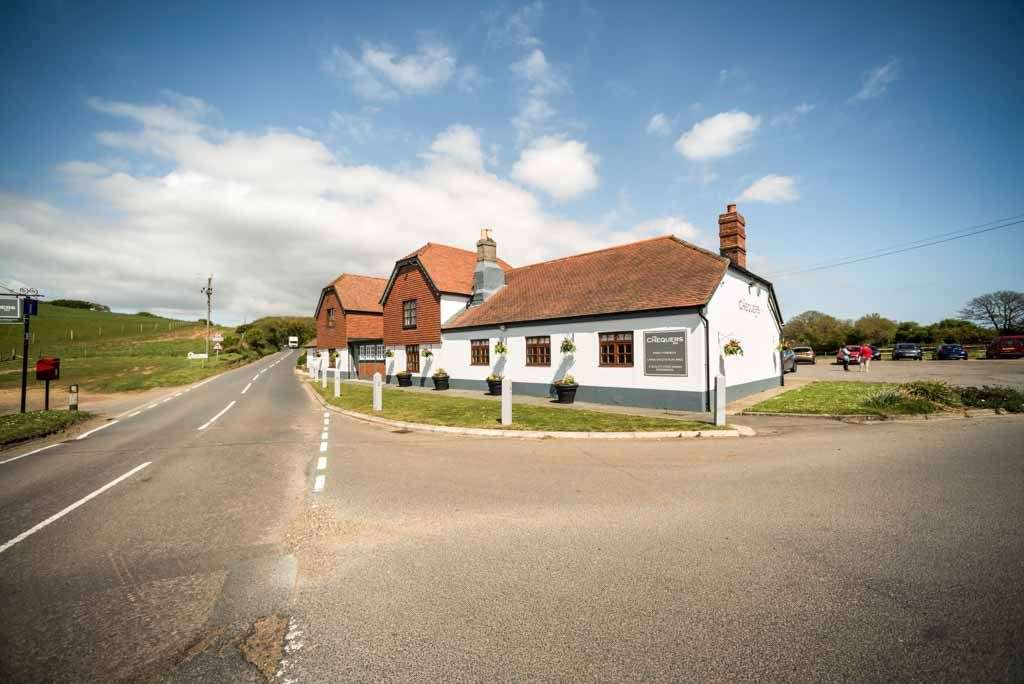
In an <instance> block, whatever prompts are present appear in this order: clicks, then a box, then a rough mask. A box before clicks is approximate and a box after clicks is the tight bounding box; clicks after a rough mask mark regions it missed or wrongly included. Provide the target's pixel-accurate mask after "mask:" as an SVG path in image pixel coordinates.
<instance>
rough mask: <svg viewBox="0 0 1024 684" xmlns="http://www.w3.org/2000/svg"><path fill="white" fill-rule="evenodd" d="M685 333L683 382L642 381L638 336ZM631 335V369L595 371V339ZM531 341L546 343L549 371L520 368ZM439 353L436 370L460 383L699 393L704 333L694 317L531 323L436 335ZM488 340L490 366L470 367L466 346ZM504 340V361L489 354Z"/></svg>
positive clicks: (650, 378)
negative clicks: (566, 344) (565, 342)
mask: <svg viewBox="0 0 1024 684" xmlns="http://www.w3.org/2000/svg"><path fill="white" fill-rule="evenodd" d="M677 329H683V330H685V331H686V338H687V339H686V345H687V348H686V361H687V363H686V365H687V369H686V370H687V373H686V376H685V377H678V376H671V377H669V376H655V375H644V338H643V333H644V332H650V331H656V330H677ZM624 331H632V332H633V366H632V367H630V368H611V367H602V366H600V365H599V358H598V333H602V332H624ZM537 335H549V336H550V337H551V365H550V366H527V365H526V338H527V337H534V336H537ZM441 337H442V349H441V350H440V351H435V354H436V359H437V365H439V366H440V367H442V368H444V369H445V370H446V371H448V374H449V375H450V376H451V377H453V378H458V379H460V380H481V381H482V380H484V379H486V378H487V376H488V375H490V374H491V373H498V374H502V375H507V376H509V377H510V378H511V379H512V381H513V382H532V383H542V384H550V383H551V382H553V381H554V380H558V379H560V378H561V377H562V376H563V375H565V374H566V373H569V374H571V375H573V376H574V377H575V379H576V382H578V383H580V384H581V385H589V386H592V387H635V388H645V389H662V390H677V391H679V390H681V391H689V392H703V391H704V330H703V322H702V321H701V319H700V317H699V316H698V315H697V314H696V313H692V314H690V313H687V314H665V315H651V316H645V317H638V318H620V319H602V320H584V321H577V322H551V323H543V322H540V323H536V324H531V325H525V326H518V325H517V326H510V327H509V328H508V329H507V330H505V331H504V332H502V331H501V330H500V329H498V328H488V329H479V330H453V331H444V332H443V333H442V336H441ZM565 337H572V338H573V339H574V341H575V343H576V353H575V354H573V355H572V356H563V355H562V354H561V353H560V351H559V347H560V346H561V344H562V339H563V338H565ZM484 338H488V339H489V345H490V350H491V358H490V361H491V363H490V365H488V366H473V365H471V364H470V340H475V339H484ZM499 339H504V341H505V344H506V346H507V347H508V353H507V354H505V356H504V357H501V356H498V355H497V354H495V353H494V345H495V343H496V342H497V341H498V340H499Z"/></svg>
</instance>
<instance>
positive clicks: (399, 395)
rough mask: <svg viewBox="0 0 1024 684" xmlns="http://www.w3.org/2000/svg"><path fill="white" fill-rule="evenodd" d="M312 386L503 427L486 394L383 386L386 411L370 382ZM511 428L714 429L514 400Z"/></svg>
mask: <svg viewBox="0 0 1024 684" xmlns="http://www.w3.org/2000/svg"><path fill="white" fill-rule="evenodd" d="M312 386H313V388H314V389H315V390H316V391H317V392H319V393H320V395H321V396H322V397H324V399H326V400H327V401H328V402H329V403H331V404H333V405H335V406H338V407H339V408H343V409H346V410H349V411H358V412H360V413H368V414H372V415H375V416H380V417H382V418H389V419H391V420H401V421H407V422H410V423H426V424H428V425H448V426H455V427H472V428H497V429H509V428H502V425H501V422H500V415H501V403H500V402H497V401H489V400H487V399H468V398H465V397H455V396H449V395H445V394H444V393H443V392H433V393H430V394H427V393H425V392H417V391H415V390H413V391H408V390H402V389H397V388H391V387H385V388H384V410H383V411H382V412H380V413H375V412H374V411H373V388H372V387H371V386H370V385H369V384H367V383H360V382H346V383H343V386H342V390H341V398H340V399H335V398H334V387H333V384H331V383H328V387H327V388H326V389H322V388H321V387H320V385H319V384H317V383H312ZM511 429H512V430H544V431H559V432H565V431H568V432H651V431H666V432H673V431H677V430H678V431H680V432H682V431H690V430H716V429H719V428H716V427H715V426H714V425H710V424H708V423H700V422H697V421H693V420H676V419H674V418H650V417H647V416H633V415H629V414H626V413H605V412H603V411H586V410H581V409H568V408H555V407H549V406H536V405H532V404H515V405H514V406H513V408H512V427H511Z"/></svg>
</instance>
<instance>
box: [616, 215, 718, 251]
mask: <svg viewBox="0 0 1024 684" xmlns="http://www.w3.org/2000/svg"><path fill="white" fill-rule="evenodd" d="M629 233H630V234H631V235H633V236H635V239H643V238H647V237H657V236H659V235H669V234H671V235H675V236H676V237H678V238H682V239H684V240H686V241H688V242H693V243H695V244H697V243H699V242H700V241H702V240H704V241H706V236H704V235H703V234H702V233H701V231H700V230H698V229H697V227H696V226H694V225H693V224H692V223H690V222H689V221H687V220H686V219H684V218H682V217H681V216H662V217H661V218H655V219H648V220H647V221H643V222H641V223H638V224H636V225H635V226H633V227H632V228H630V230H629Z"/></svg>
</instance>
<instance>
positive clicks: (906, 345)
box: [892, 342, 924, 361]
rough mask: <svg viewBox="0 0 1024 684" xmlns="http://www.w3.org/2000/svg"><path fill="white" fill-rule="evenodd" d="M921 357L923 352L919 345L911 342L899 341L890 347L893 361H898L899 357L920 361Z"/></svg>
mask: <svg viewBox="0 0 1024 684" xmlns="http://www.w3.org/2000/svg"><path fill="white" fill-rule="evenodd" d="M923 358H924V352H923V351H921V347H919V346H917V345H916V344H914V343H913V342H899V343H897V344H896V346H895V347H893V348H892V360H893V361H899V360H900V359H917V360H918V361H920V360H921V359H923Z"/></svg>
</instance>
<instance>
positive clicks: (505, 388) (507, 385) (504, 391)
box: [501, 375, 512, 425]
mask: <svg viewBox="0 0 1024 684" xmlns="http://www.w3.org/2000/svg"><path fill="white" fill-rule="evenodd" d="M501 424H502V425H511V424H512V380H510V379H509V377H508V376H507V375H506V376H505V377H503V378H502V379H501Z"/></svg>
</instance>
